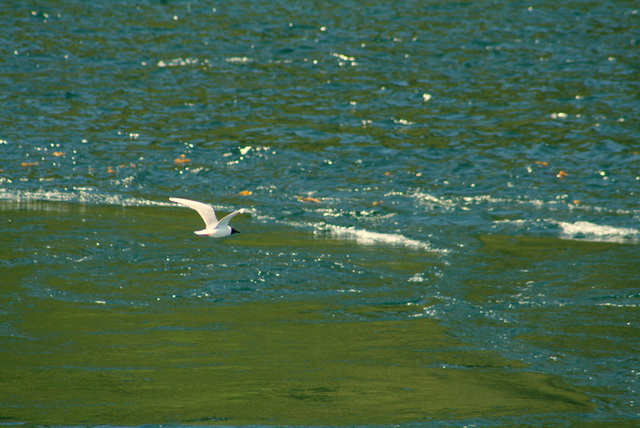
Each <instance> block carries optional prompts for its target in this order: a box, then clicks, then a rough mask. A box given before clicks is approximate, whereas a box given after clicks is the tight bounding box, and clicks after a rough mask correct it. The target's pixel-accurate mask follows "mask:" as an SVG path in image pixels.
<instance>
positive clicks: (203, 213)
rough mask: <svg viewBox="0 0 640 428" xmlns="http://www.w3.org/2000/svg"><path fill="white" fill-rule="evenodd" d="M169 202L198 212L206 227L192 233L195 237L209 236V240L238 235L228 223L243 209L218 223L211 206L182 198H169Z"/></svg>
mask: <svg viewBox="0 0 640 428" xmlns="http://www.w3.org/2000/svg"><path fill="white" fill-rule="evenodd" d="M169 200H170V201H171V202H175V203H177V204H181V205H184V206H185V207H189V208H191V209H194V210H196V211H198V214H200V217H202V219H203V220H204V224H205V225H206V228H205V229H202V230H196V231H194V232H193V233H195V234H196V235H205V236H210V237H211V238H222V237H224V236H229V235H233V234H234V233H240V232H238V231H237V230H235V229H234V228H233V227H231V226H229V221H230V220H231V219H232V218H233V217H234V216H235V215H236V214H241V213H243V212H244V208H243V209H240V210H238V211H234V212H232V213H231V214H229V215H227V216H225V217H224V218H223V219H222V220H220V221H218V218H217V217H216V212H215V211H214V210H213V207H212V206H211V205H207V204H203V203H202V202H198V201H192V200H190V199H182V198H169Z"/></svg>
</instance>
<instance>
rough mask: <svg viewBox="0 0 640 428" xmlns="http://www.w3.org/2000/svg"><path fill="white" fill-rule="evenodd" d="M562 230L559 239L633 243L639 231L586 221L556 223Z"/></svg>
mask: <svg viewBox="0 0 640 428" xmlns="http://www.w3.org/2000/svg"><path fill="white" fill-rule="evenodd" d="M556 224H557V225H558V226H560V228H561V229H562V232H561V235H560V236H561V237H562V238H565V239H576V240H584V241H600V242H620V243H622V242H633V241H637V240H638V239H639V238H640V230H638V229H632V228H627V227H614V226H603V225H600V224H595V223H591V222H588V221H577V222H575V223H569V222H562V221H559V222H556Z"/></svg>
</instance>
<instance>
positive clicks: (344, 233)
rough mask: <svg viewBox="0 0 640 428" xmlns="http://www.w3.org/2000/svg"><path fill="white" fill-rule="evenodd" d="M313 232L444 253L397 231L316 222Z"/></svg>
mask: <svg viewBox="0 0 640 428" xmlns="http://www.w3.org/2000/svg"><path fill="white" fill-rule="evenodd" d="M314 233H316V234H319V233H329V234H331V235H333V236H336V237H339V238H346V239H350V240H354V241H356V242H357V243H358V244H361V245H381V244H382V245H394V246H403V247H408V248H413V249H418V250H425V251H431V252H438V253H444V252H446V251H445V250H437V249H435V248H433V247H432V246H431V245H429V244H428V243H426V242H423V241H419V240H417V239H411V238H407V237H406V236H404V235H400V234H397V233H380V232H371V231H369V230H365V229H358V228H356V227H353V226H352V227H344V226H336V225H331V224H317V225H316V226H315V230H314Z"/></svg>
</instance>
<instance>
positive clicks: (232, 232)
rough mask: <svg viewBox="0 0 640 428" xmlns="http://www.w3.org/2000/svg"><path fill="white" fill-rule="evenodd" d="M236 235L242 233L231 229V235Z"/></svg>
mask: <svg viewBox="0 0 640 428" xmlns="http://www.w3.org/2000/svg"><path fill="white" fill-rule="evenodd" d="M234 233H240V232H238V231H237V230H235V229H234V228H233V227H232V228H231V234H232V235H233V234H234Z"/></svg>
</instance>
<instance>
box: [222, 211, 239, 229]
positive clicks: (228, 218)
mask: <svg viewBox="0 0 640 428" xmlns="http://www.w3.org/2000/svg"><path fill="white" fill-rule="evenodd" d="M243 212H244V208H242V209H239V210H238V211H234V212H232V213H231V214H227V215H226V216H224V217H223V218H222V220H220V223H218V226H220V227H224V226H229V222H230V221H231V219H232V218H233V217H234V216H235V215H236V214H242V213H243Z"/></svg>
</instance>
